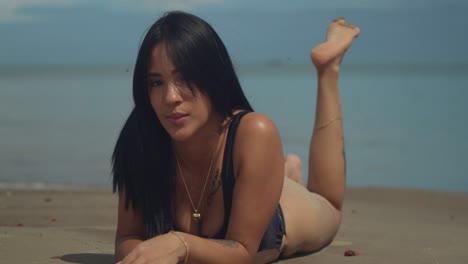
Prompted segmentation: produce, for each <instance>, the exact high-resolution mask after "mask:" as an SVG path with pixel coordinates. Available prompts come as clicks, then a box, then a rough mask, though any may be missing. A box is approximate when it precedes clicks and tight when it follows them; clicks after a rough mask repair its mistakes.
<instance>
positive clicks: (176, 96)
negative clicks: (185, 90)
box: [165, 84, 182, 104]
mask: <svg viewBox="0 0 468 264" xmlns="http://www.w3.org/2000/svg"><path fill="white" fill-rule="evenodd" d="M165 100H166V103H167V104H180V103H181V102H182V95H181V94H180V89H179V87H177V85H176V84H169V85H168V86H167V91H166V97H165Z"/></svg>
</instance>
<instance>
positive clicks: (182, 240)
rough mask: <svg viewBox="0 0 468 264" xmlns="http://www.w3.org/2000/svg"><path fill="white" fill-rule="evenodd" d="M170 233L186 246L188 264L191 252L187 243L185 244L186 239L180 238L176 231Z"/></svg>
mask: <svg viewBox="0 0 468 264" xmlns="http://www.w3.org/2000/svg"><path fill="white" fill-rule="evenodd" d="M169 233H171V234H173V235H174V236H176V237H177V238H178V239H179V240H180V242H182V244H184V246H185V252H186V254H185V260H184V264H187V261H188V256H189V252H190V250H189V246H188V244H187V242H185V239H184V238H183V237H182V236H179V235H178V234H177V233H176V232H175V231H174V230H171V231H169Z"/></svg>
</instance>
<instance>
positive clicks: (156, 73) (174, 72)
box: [148, 69, 180, 77]
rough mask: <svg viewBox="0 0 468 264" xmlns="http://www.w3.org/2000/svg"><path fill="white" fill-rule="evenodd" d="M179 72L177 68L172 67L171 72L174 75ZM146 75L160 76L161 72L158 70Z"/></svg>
mask: <svg viewBox="0 0 468 264" xmlns="http://www.w3.org/2000/svg"><path fill="white" fill-rule="evenodd" d="M179 73H180V72H179V70H177V69H174V70H172V71H171V74H174V75H175V74H179ZM148 76H151V77H161V76H162V74H161V73H159V72H148Z"/></svg>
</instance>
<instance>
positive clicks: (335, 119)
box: [314, 116, 341, 131]
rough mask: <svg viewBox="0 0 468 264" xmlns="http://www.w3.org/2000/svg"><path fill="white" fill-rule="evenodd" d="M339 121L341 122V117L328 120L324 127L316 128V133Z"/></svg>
mask: <svg viewBox="0 0 468 264" xmlns="http://www.w3.org/2000/svg"><path fill="white" fill-rule="evenodd" d="M337 120H341V116H338V117H335V118H332V119H330V120H328V122H325V123H324V124H322V125H320V126H318V127H316V128H315V129H314V131H317V130H320V129H323V128H325V127H326V126H328V125H330V124H331V123H333V122H335V121H337Z"/></svg>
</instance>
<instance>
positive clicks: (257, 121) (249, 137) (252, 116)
mask: <svg viewBox="0 0 468 264" xmlns="http://www.w3.org/2000/svg"><path fill="white" fill-rule="evenodd" d="M235 142H236V143H235V145H236V148H235V153H236V154H237V155H238V156H237V157H238V160H239V161H243V160H249V161H252V162H258V159H259V158H261V157H263V158H266V159H270V160H271V159H273V157H274V156H281V157H282V156H283V149H282V144H281V137H280V134H279V131H278V128H277V127H276V125H275V123H274V122H273V120H271V119H270V118H269V117H268V116H266V115H264V114H261V113H256V112H252V113H249V114H247V115H245V116H244V117H243V118H242V121H241V122H240V124H239V127H238V129H237V133H236V140H235Z"/></svg>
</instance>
